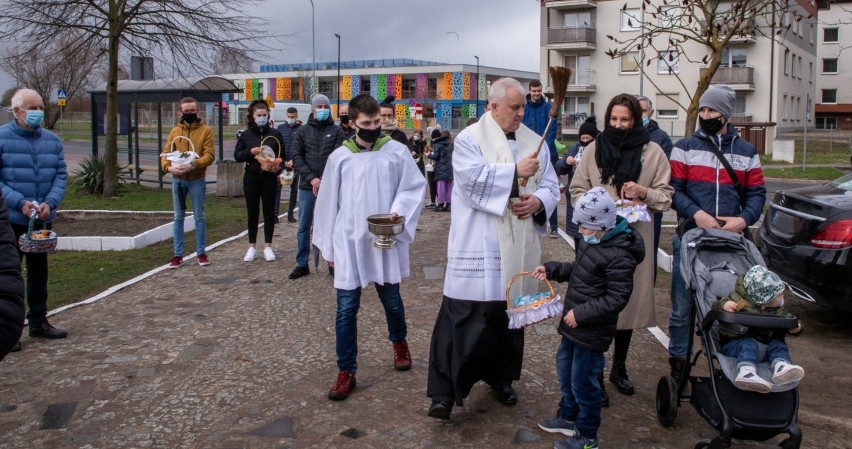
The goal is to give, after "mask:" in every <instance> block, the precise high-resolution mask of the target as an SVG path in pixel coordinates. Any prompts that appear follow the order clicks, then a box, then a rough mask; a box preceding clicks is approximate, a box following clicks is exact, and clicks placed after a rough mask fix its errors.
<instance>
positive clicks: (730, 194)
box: [670, 123, 766, 226]
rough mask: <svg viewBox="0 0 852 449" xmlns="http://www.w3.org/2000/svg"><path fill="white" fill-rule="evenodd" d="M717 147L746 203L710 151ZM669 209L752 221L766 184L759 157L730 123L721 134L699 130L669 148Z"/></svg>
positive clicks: (760, 210)
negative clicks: (672, 190) (731, 170)
mask: <svg viewBox="0 0 852 449" xmlns="http://www.w3.org/2000/svg"><path fill="white" fill-rule="evenodd" d="M710 145H713V146H715V147H716V148H719V149H720V151H721V153H722V155H723V156H725V159H727V160H728V162H730V164H731V168H733V169H734V174H736V175H737V179H739V181H740V185H741V186H743V187H744V188H745V204H740V196H739V193H738V192H737V189H735V188H734V182H733V180H732V179H731V177H730V176H728V171H727V170H725V167H724V166H723V165H722V163H721V162H720V161H719V158H718V157H716V155H715V154H713V151H711V150H710ZM670 163H671V166H672V179H671V185H672V187H674V196H673V197H672V209H674V210H676V211H677V215H678V217H679V218H680V217H685V218H692V217H693V216H694V215H695V213H696V212H698V210H699V209H700V210H703V211H704V212H706V213H708V214H710V215H711V216H714V217H742V218H743V220H745V222H746V224H747V225H749V226H751V225H753V224H755V223H756V222H757V220H758V218H760V214H761V213H763V205H764V204H765V203H766V185H765V182H764V180H763V170H762V169H761V167H760V158H759V157H758V155H757V150H755V148H754V145H752V144H750V143H748V142H747V141H745V140H743V139H741V138H740V137H739V134H737V129H736V128H734V126H733V125H731V124H730V123H729V124H728V125H727V129H726V133H725V134H722V135H721V136H708V135H707V134H705V133H704V131H701V130H698V131H696V132H695V134H693V135H691V136H689V137H684V138H683V139H681V140H680V141H678V143H677V144H675V146H674V148H673V149H672V155H671V160H670Z"/></svg>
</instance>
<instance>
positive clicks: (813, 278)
mask: <svg viewBox="0 0 852 449" xmlns="http://www.w3.org/2000/svg"><path fill="white" fill-rule="evenodd" d="M757 246H758V248H760V252H761V253H762V254H763V258H764V259H765V261H766V264H767V265H768V266H769V268H770V269H771V270H773V271H775V272H776V273H778V275H779V276H781V278H782V279H784V281H786V282H787V283H788V284H789V285H790V289H791V290H792V291H793V293H794V294H795V295H797V296H799V297H802V298H805V299H808V300H810V301H813V302H816V303H823V304H829V305H831V306H833V307H835V308H837V309H840V310H845V311H849V312H852V173H850V174H847V175H845V176H842V177H841V178H839V179H836V180H834V181H831V182H827V183H824V184H820V185H815V186H809V187H801V188H797V189H791V190H787V191H781V192H778V193H776V194H775V197H774V198H773V199H772V203H771V204H770V205H769V209H768V210H767V211H766V216H765V217H764V218H763V225H762V226H761V227H760V231H759V232H758V239H757Z"/></svg>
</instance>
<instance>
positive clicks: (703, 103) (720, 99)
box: [698, 84, 736, 119]
mask: <svg viewBox="0 0 852 449" xmlns="http://www.w3.org/2000/svg"><path fill="white" fill-rule="evenodd" d="M734 97H736V94H735V93H734V89H731V88H730V87H729V86H727V85H725V84H716V85H714V86H710V88H709V89H707V91H706V92H704V95H702V96H701V99H700V100H698V109H701V108H704V107H708V108H710V109H714V110H716V111H719V112H721V113H722V115H723V116H724V117H725V118H726V119H730V118H731V114H732V113H733V112H734Z"/></svg>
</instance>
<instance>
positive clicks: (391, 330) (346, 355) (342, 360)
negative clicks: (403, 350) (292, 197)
mask: <svg viewBox="0 0 852 449" xmlns="http://www.w3.org/2000/svg"><path fill="white" fill-rule="evenodd" d="M300 193H301V192H300ZM376 292H377V293H378V294H379V300H380V301H381V302H382V306H383V307H384V308H385V319H386V320H387V322H388V339H389V340H390V341H392V342H394V343H399V342H401V341H403V340H405V337H406V335H407V334H408V328H407V327H406V325H405V308H404V307H403V305H402V296H400V294H399V284H384V285H379V284H376ZM360 307H361V287H358V288H356V289H354V290H342V289H337V318H336V319H335V323H334V332H335V334H336V335H337V347H336V349H337V369H338V370H339V371H351V372H352V373H353V374H354V373H355V371H356V370H357V369H358V363H357V362H356V361H355V358H356V357H357V356H358V309H359V308H360Z"/></svg>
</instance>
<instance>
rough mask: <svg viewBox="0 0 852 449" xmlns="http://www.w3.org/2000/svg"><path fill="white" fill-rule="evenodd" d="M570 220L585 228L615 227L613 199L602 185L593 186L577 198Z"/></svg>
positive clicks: (601, 228) (604, 228)
mask: <svg viewBox="0 0 852 449" xmlns="http://www.w3.org/2000/svg"><path fill="white" fill-rule="evenodd" d="M571 221H573V222H574V223H576V224H578V225H580V226H582V227H584V228H586V229H594V230H598V229H600V230H607V229H612V228H614V227H615V201H613V200H612V197H611V196H609V193H607V191H606V190H604V188H603V187H595V188H593V189H591V190H589V191H587V192H586V193H584V194H583V196H581V197H580V199H579V200H577V204H575V205H574V216H573V217H571Z"/></svg>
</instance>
